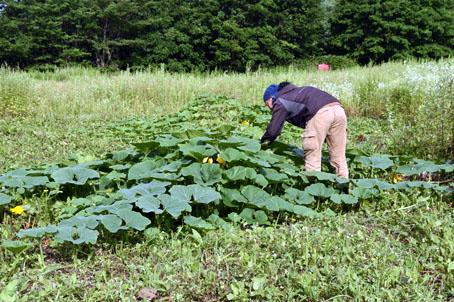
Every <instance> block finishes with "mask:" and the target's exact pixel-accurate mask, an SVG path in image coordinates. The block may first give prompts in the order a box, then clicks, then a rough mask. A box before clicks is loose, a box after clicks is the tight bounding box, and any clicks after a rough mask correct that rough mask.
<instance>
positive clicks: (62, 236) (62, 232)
mask: <svg viewBox="0 0 454 302" xmlns="http://www.w3.org/2000/svg"><path fill="white" fill-rule="evenodd" d="M75 234H76V228H75V227H59V228H58V230H57V232H56V233H55V241H57V242H59V243H62V242H65V241H69V242H73V241H74V238H73V236H74V235H75Z"/></svg>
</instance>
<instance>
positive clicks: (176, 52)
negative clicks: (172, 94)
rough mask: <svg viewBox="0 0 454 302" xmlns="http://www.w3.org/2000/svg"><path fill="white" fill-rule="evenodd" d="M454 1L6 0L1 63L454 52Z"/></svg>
mask: <svg viewBox="0 0 454 302" xmlns="http://www.w3.org/2000/svg"><path fill="white" fill-rule="evenodd" d="M453 49H454V0H348V1H347V0H293V1H290V0H250V1H245V0H203V1H202V0H174V1H167V0H111V1H108V0H0V64H6V65H8V66H11V67H19V68H40V69H46V68H52V67H53V66H66V65H73V64H78V65H79V64H82V65H87V66H97V67H103V68H109V69H117V68H121V69H125V68H130V69H139V68H148V67H151V68H154V67H159V66H161V65H162V64H165V68H166V69H167V70H170V71H194V70H199V71H205V70H214V69H218V70H233V71H244V70H247V69H252V70H253V69H256V68H258V67H259V66H261V67H271V66H281V65H289V64H295V63H298V62H302V61H304V60H308V59H314V58H320V57H323V58H325V61H328V62H329V61H335V60H337V61H336V62H339V64H341V63H340V62H342V60H344V61H345V60H347V61H348V62H350V61H352V62H357V63H359V64H369V63H382V62H386V61H389V60H400V59H405V58H431V59H437V58H441V57H447V56H452V54H453V53H454V50H453Z"/></svg>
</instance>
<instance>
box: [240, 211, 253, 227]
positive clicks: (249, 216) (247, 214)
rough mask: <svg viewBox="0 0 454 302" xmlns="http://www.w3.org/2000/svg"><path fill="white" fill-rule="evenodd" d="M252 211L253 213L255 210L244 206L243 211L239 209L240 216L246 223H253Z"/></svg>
mask: <svg viewBox="0 0 454 302" xmlns="http://www.w3.org/2000/svg"><path fill="white" fill-rule="evenodd" d="M254 213H255V210H253V209H249V208H246V209H243V211H241V213H240V217H241V218H242V219H243V220H244V221H246V222H247V223H248V224H253V223H254V222H255V221H254V218H253V216H254Z"/></svg>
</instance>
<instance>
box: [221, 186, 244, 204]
mask: <svg viewBox="0 0 454 302" xmlns="http://www.w3.org/2000/svg"><path fill="white" fill-rule="evenodd" d="M221 194H222V202H223V203H224V204H225V205H227V206H228V207H237V205H235V204H234V203H233V202H235V201H237V202H241V203H247V199H246V197H244V196H243V195H242V194H241V193H240V191H238V190H237V189H228V188H222V189H221Z"/></svg>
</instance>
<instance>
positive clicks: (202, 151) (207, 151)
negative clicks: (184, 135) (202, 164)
mask: <svg viewBox="0 0 454 302" xmlns="http://www.w3.org/2000/svg"><path fill="white" fill-rule="evenodd" d="M180 151H181V152H183V155H185V156H189V157H192V158H195V159H196V160H197V161H202V160H203V159H204V158H205V157H209V156H213V155H215V154H216V153H217V152H216V150H215V149H214V148H212V147H208V146H206V145H197V146H193V145H191V144H186V145H184V146H182V147H180Z"/></svg>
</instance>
